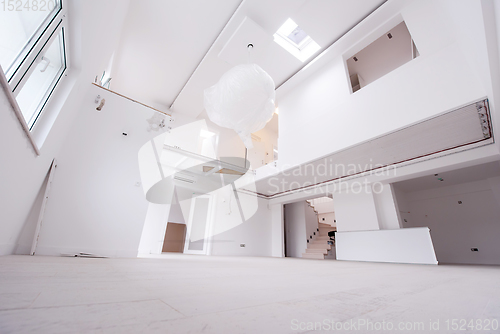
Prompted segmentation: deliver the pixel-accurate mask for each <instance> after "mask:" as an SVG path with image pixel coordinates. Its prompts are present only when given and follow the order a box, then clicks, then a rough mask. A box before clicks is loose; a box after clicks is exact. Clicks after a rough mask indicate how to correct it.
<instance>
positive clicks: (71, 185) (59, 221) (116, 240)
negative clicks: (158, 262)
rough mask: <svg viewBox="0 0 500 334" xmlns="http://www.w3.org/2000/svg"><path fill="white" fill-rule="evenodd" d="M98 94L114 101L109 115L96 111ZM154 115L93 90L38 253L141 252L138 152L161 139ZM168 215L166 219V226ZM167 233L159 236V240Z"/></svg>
mask: <svg viewBox="0 0 500 334" xmlns="http://www.w3.org/2000/svg"><path fill="white" fill-rule="evenodd" d="M89 85H90V84H89ZM98 94H99V95H101V97H103V98H105V99H106V104H105V106H104V108H103V109H102V111H101V112H97V111H96V110H95V107H96V105H95V104H94V99H95V97H96V96H97V95H98ZM153 114H154V111H153V110H151V109H149V108H146V107H144V106H142V105H140V104H137V103H134V102H131V101H129V100H127V99H124V98H123V97H120V96H118V95H115V94H112V93H109V92H106V91H104V90H102V89H100V88H98V87H95V86H91V88H90V89H89V91H88V93H87V94H86V97H85V99H84V100H83V102H82V104H81V110H80V112H79V114H78V117H77V119H76V120H75V123H74V126H73V128H72V129H71V132H70V134H69V136H68V137H67V138H66V139H65V140H64V146H63V148H62V150H61V152H60V154H59V155H58V167H57V173H56V174H55V177H54V180H53V183H52V189H51V197H50V201H49V202H48V205H47V209H46V213H45V221H44V225H43V227H42V229H41V232H40V239H39V243H38V249H37V254H45V255H59V254H61V253H73V252H88V253H96V254H101V255H106V256H135V255H137V250H138V247H139V240H140V237H141V233H142V230H143V225H144V219H145V217H146V212H147V209H148V202H147V201H146V199H145V195H144V191H143V189H142V186H141V184H140V182H141V178H140V174H139V164H138V152H139V148H140V147H141V146H142V145H143V144H144V143H146V142H147V141H149V140H151V138H153V137H154V136H156V135H158V132H154V131H151V132H148V131H147V128H148V123H147V122H146V119H148V118H151V117H152V116H153ZM123 132H126V133H127V134H128V135H127V136H123V135H122V133H123ZM167 214H168V212H166V213H165V217H164V218H163V219H162V223H165V225H166V218H167V216H166V215H167ZM164 233H165V231H164V229H163V230H161V231H159V235H158V239H162V238H163V236H164ZM158 244H159V247H160V249H161V243H159V242H158Z"/></svg>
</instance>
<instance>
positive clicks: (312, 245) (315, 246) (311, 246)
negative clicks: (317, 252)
mask: <svg viewBox="0 0 500 334" xmlns="http://www.w3.org/2000/svg"><path fill="white" fill-rule="evenodd" d="M307 249H328V250H330V249H332V246H331V245H328V244H326V243H321V244H320V243H309V245H307Z"/></svg>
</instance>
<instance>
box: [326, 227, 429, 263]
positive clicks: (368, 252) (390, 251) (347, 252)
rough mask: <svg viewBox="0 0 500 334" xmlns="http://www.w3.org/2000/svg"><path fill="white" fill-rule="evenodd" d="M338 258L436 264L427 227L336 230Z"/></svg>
mask: <svg viewBox="0 0 500 334" xmlns="http://www.w3.org/2000/svg"><path fill="white" fill-rule="evenodd" d="M335 250H336V252H337V260H346V261H368V262H396V263H419V264H437V261H436V255H435V254H434V248H433V246H432V240H431V236H430V234H429V229H428V228H425V227H424V228H411V229H399V230H380V231H360V232H337V233H336V234H335Z"/></svg>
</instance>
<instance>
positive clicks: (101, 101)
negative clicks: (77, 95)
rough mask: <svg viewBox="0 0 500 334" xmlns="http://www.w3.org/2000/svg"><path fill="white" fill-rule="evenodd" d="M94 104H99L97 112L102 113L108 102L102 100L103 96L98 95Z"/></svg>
mask: <svg viewBox="0 0 500 334" xmlns="http://www.w3.org/2000/svg"><path fill="white" fill-rule="evenodd" d="M94 103H95V104H99V105H98V106H97V108H95V110H97V111H101V110H102V107H104V104H105V103H106V100H105V99H103V98H101V95H97V96H96V98H95V100H94Z"/></svg>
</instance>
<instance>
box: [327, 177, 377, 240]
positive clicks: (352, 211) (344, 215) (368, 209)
mask: <svg viewBox="0 0 500 334" xmlns="http://www.w3.org/2000/svg"><path fill="white" fill-rule="evenodd" d="M353 190H354V191H353ZM333 200H334V203H335V216H336V220H337V231H339V232H340V231H341V232H347V231H369V230H378V229H379V223H378V217H377V211H376V209H375V201H374V198H373V193H372V191H371V188H370V186H367V187H364V186H362V187H358V188H354V189H352V188H351V189H347V190H343V191H342V192H339V193H334V195H333Z"/></svg>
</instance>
